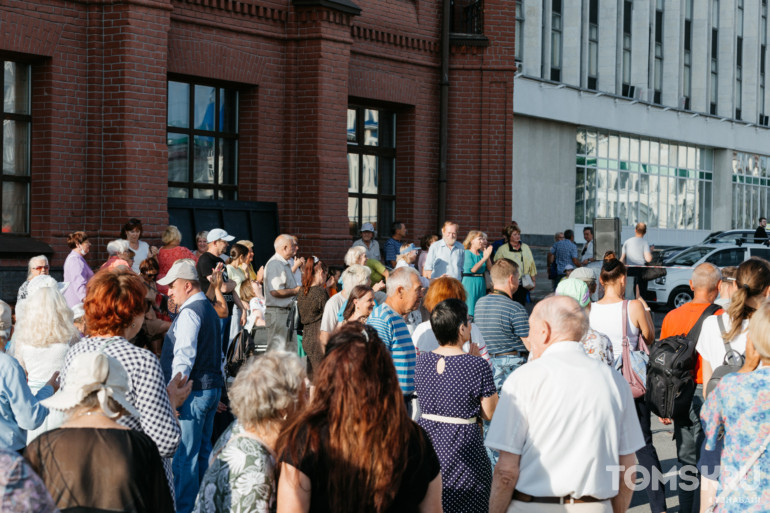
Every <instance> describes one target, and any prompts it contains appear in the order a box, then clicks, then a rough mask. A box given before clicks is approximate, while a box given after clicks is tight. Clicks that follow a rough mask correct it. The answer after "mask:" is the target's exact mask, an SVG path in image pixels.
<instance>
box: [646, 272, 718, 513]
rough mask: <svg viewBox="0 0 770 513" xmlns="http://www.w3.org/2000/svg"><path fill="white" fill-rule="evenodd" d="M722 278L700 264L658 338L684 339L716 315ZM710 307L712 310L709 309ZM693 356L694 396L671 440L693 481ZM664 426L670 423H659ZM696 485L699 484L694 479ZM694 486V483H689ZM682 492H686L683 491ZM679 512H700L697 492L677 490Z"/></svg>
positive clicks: (697, 400) (699, 399) (699, 389)
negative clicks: (687, 296)
mask: <svg viewBox="0 0 770 513" xmlns="http://www.w3.org/2000/svg"><path fill="white" fill-rule="evenodd" d="M721 280H722V274H721V272H720V271H719V268H718V267H717V266H715V265H714V264H710V263H708V262H706V263H703V264H700V265H699V266H698V267H696V268H695V269H694V270H693V272H692V278H691V279H690V288H691V289H692V291H693V299H692V301H690V302H689V303H686V304H684V305H682V306H680V307H679V308H677V309H676V310H671V311H670V312H669V313H668V314H666V317H665V318H664V319H663V326H661V329H660V338H661V340H663V339H664V338H668V337H673V336H675V335H681V336H688V333H690V332H691V331H692V330H693V328H694V326H695V325H696V324H697V323H698V320H699V319H700V318H701V316H702V315H704V316H705V315H711V314H714V313H716V312H718V311H719V308H718V305H713V303H714V301H715V300H716V298H717V296H718V295H719V286H720V285H721ZM712 305H713V306H712ZM697 331H698V332H697V333H694V332H693V333H690V335H689V338H690V340H692V341H693V342H692V344H693V347H694V346H695V343H696V342H697V341H698V335H699V334H700V326H698V328H697ZM696 355H697V362H696V366H695V368H693V369H692V372H693V375H694V377H695V383H696V387H695V394H694V395H693V398H692V403H690V409H689V412H684V415H682V416H681V417H677V418H674V419H673V420H674V440H675V442H676V459H677V460H679V463H680V466H681V468H687V469H689V470H686V472H688V473H689V475H694V476H695V478H696V479H697V476H698V473H697V468H696V465H697V463H698V458H699V457H700V448H701V445H702V444H703V438H704V434H703V429H702V427H701V423H700V410H701V407H702V406H703V376H702V374H701V356H700V355H698V354H697V353H696ZM662 420H663V422H664V423H665V424H670V423H671V420H669V419H662ZM698 481H700V480H699V479H698ZM693 482H695V480H693ZM685 488H686V489H685ZM679 511H681V512H682V513H690V512H696V513H697V512H698V511H700V501H699V493H698V489H697V488H696V489H695V490H692V489H690V487H682V486H680V487H679Z"/></svg>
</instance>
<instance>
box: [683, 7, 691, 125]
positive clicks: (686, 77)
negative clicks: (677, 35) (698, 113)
mask: <svg viewBox="0 0 770 513" xmlns="http://www.w3.org/2000/svg"><path fill="white" fill-rule="evenodd" d="M692 4H693V0H685V3H684V5H685V8H684V52H683V62H684V69H683V73H682V99H683V103H682V105H681V107H682V108H684V109H686V110H690V96H691V95H692Z"/></svg>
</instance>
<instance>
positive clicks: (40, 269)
mask: <svg viewBox="0 0 770 513" xmlns="http://www.w3.org/2000/svg"><path fill="white" fill-rule="evenodd" d="M50 268H51V267H50V266H47V265H39V266H37V267H33V268H32V269H33V270H35V271H47V270H48V269H50Z"/></svg>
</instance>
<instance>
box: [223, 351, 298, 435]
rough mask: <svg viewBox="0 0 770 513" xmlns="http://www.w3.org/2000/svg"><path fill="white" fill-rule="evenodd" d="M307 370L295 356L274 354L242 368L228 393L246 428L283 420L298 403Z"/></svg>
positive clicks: (276, 352) (231, 403) (273, 352)
mask: <svg viewBox="0 0 770 513" xmlns="http://www.w3.org/2000/svg"><path fill="white" fill-rule="evenodd" d="M304 382H305V369H304V366H303V365H302V362H300V360H299V358H298V357H297V355H295V354H291V353H287V352H284V351H272V352H270V353H265V354H263V355H262V356H258V357H256V358H251V359H250V360H249V361H248V362H246V364H245V365H244V366H243V367H241V369H240V371H239V372H238V376H236V378H235V382H234V383H233V386H232V387H231V388H230V390H229V391H228V395H229V397H230V406H231V407H232V409H233V414H235V416H236V417H238V420H239V421H240V423H241V424H242V425H243V426H244V427H246V428H253V427H255V426H257V425H260V424H262V423H264V422H268V421H271V420H276V419H280V418H281V415H282V412H283V411H284V410H286V409H287V408H289V407H290V406H292V405H293V404H295V403H296V401H297V399H298V397H299V393H300V391H301V388H302V384H303V383H304Z"/></svg>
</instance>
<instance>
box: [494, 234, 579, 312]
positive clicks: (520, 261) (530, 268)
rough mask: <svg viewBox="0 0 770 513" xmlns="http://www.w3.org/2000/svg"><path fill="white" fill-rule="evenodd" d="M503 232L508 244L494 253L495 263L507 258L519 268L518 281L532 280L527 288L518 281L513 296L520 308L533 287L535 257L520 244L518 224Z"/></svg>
mask: <svg viewBox="0 0 770 513" xmlns="http://www.w3.org/2000/svg"><path fill="white" fill-rule="evenodd" d="M505 231H506V233H507V234H508V243H507V244H503V245H502V246H500V249H498V250H497V252H496V253H495V262H497V261H498V260H500V259H501V258H507V259H508V260H512V261H513V262H516V265H518V266H519V272H520V274H521V276H520V277H519V278H520V279H521V278H522V277H523V276H524V275H527V276H529V277H530V278H532V285H531V286H530V287H529V288H527V287H525V286H524V284H523V283H522V282H521V281H520V282H519V288H518V289H516V292H515V293H514V294H513V299H514V301H518V302H519V303H520V304H521V305H522V306H524V305H525V304H526V302H527V292H528V290H531V289H533V288H534V287H535V277H536V276H537V268H536V267H535V257H533V256H532V250H531V249H529V246H527V245H526V244H524V243H523V242H521V229H520V228H519V225H518V224H513V223H511V224H509V225H508V226H506V227H505ZM562 238H564V234H562Z"/></svg>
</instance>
